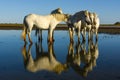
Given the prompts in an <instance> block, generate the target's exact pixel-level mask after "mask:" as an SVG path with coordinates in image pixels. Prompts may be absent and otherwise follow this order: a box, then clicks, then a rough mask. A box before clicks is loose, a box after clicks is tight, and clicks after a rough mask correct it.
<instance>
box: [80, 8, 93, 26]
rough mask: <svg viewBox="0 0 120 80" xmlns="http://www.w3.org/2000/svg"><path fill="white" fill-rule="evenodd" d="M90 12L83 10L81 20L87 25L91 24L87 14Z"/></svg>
mask: <svg viewBox="0 0 120 80" xmlns="http://www.w3.org/2000/svg"><path fill="white" fill-rule="evenodd" d="M89 14H90V12H89V11H87V10H85V11H84V16H83V18H82V19H83V21H85V22H86V23H87V25H90V24H91V20H90V16H89Z"/></svg>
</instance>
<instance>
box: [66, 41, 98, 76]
mask: <svg viewBox="0 0 120 80" xmlns="http://www.w3.org/2000/svg"><path fill="white" fill-rule="evenodd" d="M86 47H87V46H86V43H85V42H83V43H81V44H80V43H79V42H78V43H76V46H75V47H74V43H72V42H70V44H69V49H68V55H67V64H68V66H71V67H72V68H73V69H74V70H75V71H76V72H77V73H78V74H80V75H81V76H83V77H86V76H87V75H88V73H89V72H90V71H92V70H93V68H94V67H95V66H96V60H97V59H98V55H99V50H98V43H97V42H95V43H94V42H93V41H89V42H88V49H86Z"/></svg>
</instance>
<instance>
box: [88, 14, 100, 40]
mask: <svg viewBox="0 0 120 80" xmlns="http://www.w3.org/2000/svg"><path fill="white" fill-rule="evenodd" d="M90 19H91V22H92V26H91V37H93V34H92V32H94V33H95V34H96V40H97V39H98V29H99V26H100V19H99V17H98V15H97V14H96V13H91V15H90Z"/></svg>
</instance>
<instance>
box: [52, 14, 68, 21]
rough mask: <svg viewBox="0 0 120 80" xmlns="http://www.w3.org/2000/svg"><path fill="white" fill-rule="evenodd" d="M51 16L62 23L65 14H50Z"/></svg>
mask: <svg viewBox="0 0 120 80" xmlns="http://www.w3.org/2000/svg"><path fill="white" fill-rule="evenodd" d="M51 15H52V16H53V17H54V18H55V19H56V20H58V21H62V20H64V19H65V18H66V17H65V14H51Z"/></svg>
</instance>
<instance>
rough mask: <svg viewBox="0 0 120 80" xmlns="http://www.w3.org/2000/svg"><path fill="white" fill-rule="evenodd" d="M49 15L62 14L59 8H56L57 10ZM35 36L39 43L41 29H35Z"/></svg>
mask: <svg viewBox="0 0 120 80" xmlns="http://www.w3.org/2000/svg"><path fill="white" fill-rule="evenodd" d="M51 14H63V11H62V9H61V8H57V9H55V10H53V11H51ZM53 34H54V32H53ZM35 35H36V36H37V35H38V39H39V41H40V40H42V29H39V28H36V30H35Z"/></svg>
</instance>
